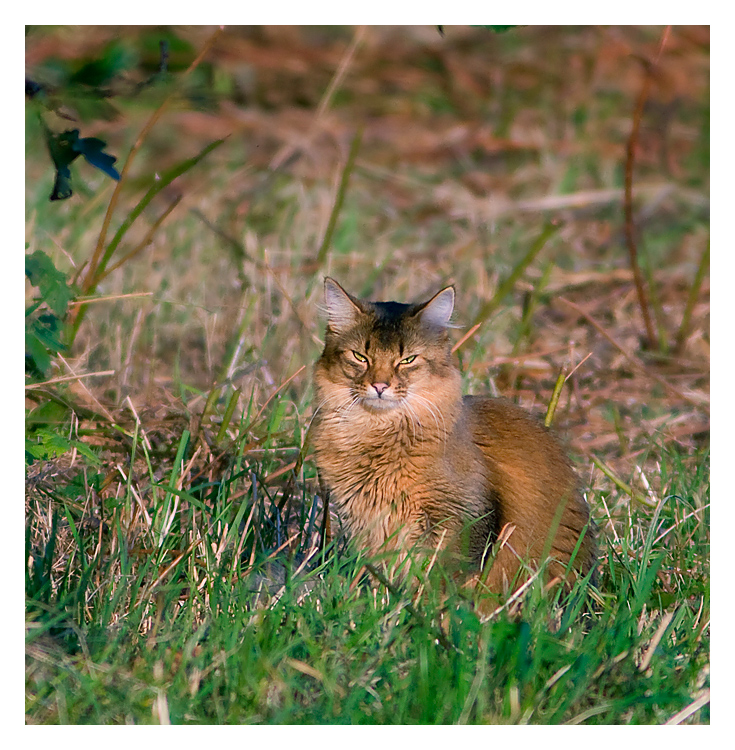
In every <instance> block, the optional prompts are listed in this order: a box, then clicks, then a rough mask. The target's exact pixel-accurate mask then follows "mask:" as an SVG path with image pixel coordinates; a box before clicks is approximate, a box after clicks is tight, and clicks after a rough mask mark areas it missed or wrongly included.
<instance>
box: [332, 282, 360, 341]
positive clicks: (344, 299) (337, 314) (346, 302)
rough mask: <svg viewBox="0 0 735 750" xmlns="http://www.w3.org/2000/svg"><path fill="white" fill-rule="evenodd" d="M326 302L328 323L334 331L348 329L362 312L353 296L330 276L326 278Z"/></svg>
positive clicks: (340, 331) (339, 331) (338, 331)
mask: <svg viewBox="0 0 735 750" xmlns="http://www.w3.org/2000/svg"><path fill="white" fill-rule="evenodd" d="M324 302H325V304H326V306H327V315H328V318H327V325H328V326H329V329H330V330H331V331H334V333H344V332H345V331H348V330H349V329H350V328H352V327H353V326H354V325H355V324H356V323H357V321H358V319H359V317H360V315H361V314H362V310H361V309H360V308H359V307H358V306H357V305H356V304H355V302H354V300H353V299H352V297H351V296H350V295H349V294H347V292H346V291H345V290H344V289H342V287H341V286H340V285H339V284H338V283H337V282H336V281H335V280H334V279H330V278H329V276H327V277H326V278H325V279H324Z"/></svg>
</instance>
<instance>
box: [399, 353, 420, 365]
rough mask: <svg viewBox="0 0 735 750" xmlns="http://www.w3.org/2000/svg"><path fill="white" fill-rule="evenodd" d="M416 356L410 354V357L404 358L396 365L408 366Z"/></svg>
mask: <svg viewBox="0 0 735 750" xmlns="http://www.w3.org/2000/svg"><path fill="white" fill-rule="evenodd" d="M417 356H418V355H416V354H412V355H411V356H410V357H406V358H405V359H402V360H401V361H400V362H399V363H398V364H399V365H410V364H411V362H413V361H414V360H415V359H416V357H417Z"/></svg>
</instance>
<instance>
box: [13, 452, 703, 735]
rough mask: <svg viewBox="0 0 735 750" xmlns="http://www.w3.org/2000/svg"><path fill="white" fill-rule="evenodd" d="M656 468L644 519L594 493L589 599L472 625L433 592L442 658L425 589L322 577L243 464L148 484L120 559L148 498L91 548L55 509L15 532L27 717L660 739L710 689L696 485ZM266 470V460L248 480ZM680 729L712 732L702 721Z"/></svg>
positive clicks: (310, 547)
mask: <svg viewBox="0 0 735 750" xmlns="http://www.w3.org/2000/svg"><path fill="white" fill-rule="evenodd" d="M665 455H666V459H665V461H664V462H663V463H662V474H665V476H666V479H667V487H666V494H665V495H663V496H662V498H661V500H660V501H659V502H658V504H657V506H656V507H655V508H650V507H648V506H646V505H642V504H638V505H637V506H630V505H628V504H626V503H621V498H619V497H618V498H616V497H615V496H614V494H612V493H610V494H608V493H604V494H605V495H606V497H603V496H602V494H601V496H600V497H599V498H595V497H592V498H591V501H592V504H593V507H600V505H601V504H602V503H603V500H604V506H605V507H607V508H608V509H609V510H610V513H611V521H610V523H609V524H608V527H607V528H606V532H607V533H606V535H605V538H606V541H605V542H604V543H603V548H602V549H601V556H600V557H601V566H600V573H601V580H600V583H599V586H598V588H596V589H594V590H591V591H588V590H587V589H586V587H585V586H579V587H578V588H577V589H575V591H573V592H572V594H571V595H569V597H568V598H566V599H565V600H563V601H559V602H555V601H553V599H550V597H549V596H548V595H545V594H544V593H543V592H542V591H539V590H536V589H534V590H532V591H531V592H530V593H529V594H528V595H527V596H526V598H525V601H524V603H523V606H522V607H520V608H517V609H515V610H513V611H509V610H508V609H504V610H502V611H501V612H499V613H498V614H497V615H495V616H494V617H492V618H491V619H490V620H489V621H487V622H481V621H480V619H479V618H478V616H477V615H476V614H475V612H474V611H473V610H472V608H471V607H470V605H469V603H468V602H467V601H465V600H463V599H461V598H460V597H459V596H457V595H456V594H454V595H451V596H450V598H449V600H448V602H447V603H446V605H445V614H444V628H445V630H446V633H447V636H448V640H449V646H445V645H442V643H441V642H440V641H439V640H438V639H437V632H438V631H437V628H438V627H439V620H440V617H441V616H440V614H439V612H440V609H441V606H442V605H441V602H440V601H439V600H438V598H437V594H436V591H437V590H438V589H440V588H441V587H440V586H437V585H429V586H426V587H424V590H423V592H422V594H421V596H419V597H415V596H413V595H415V591H414V592H413V594H412V592H410V591H401V590H400V589H398V590H394V591H392V592H391V591H387V590H385V589H384V588H379V589H378V591H377V592H372V591H371V590H370V588H369V586H368V585H367V583H366V582H365V581H364V580H363V579H364V575H363V572H364V568H363V567H362V566H363V562H364V561H362V560H361V559H359V557H356V556H355V555H354V554H353V553H351V552H349V551H347V550H341V551H339V552H338V553H336V552H335V553H332V554H329V555H328V556H327V557H326V559H325V560H324V561H322V558H321V554H320V552H319V551H318V546H317V544H316V542H317V541H318V533H317V531H318V528H317V527H318V524H319V515H320V513H319V511H318V509H317V512H314V506H315V504H318V501H317V500H315V499H314V498H304V500H305V503H304V505H303V506H302V514H301V516H300V517H299V518H298V521H297V523H295V524H293V525H292V526H289V524H288V522H287V521H286V520H285V519H283V518H282V515H283V514H279V513H278V511H277V510H276V508H275V507H273V506H271V505H270V503H269V502H268V490H267V488H261V487H258V484H257V482H256V481H254V478H255V476H257V474H256V473H255V472H256V471H258V469H254V470H253V469H251V471H250V472H247V471H243V470H242V459H241V458H233V460H232V461H231V466H230V468H229V470H228V471H226V472H224V473H223V475H222V477H221V479H220V480H219V481H218V482H216V483H215V484H214V485H210V486H208V487H207V486H206V485H208V484H209V483H206V482H203V483H201V484H200V485H198V486H196V487H191V488H190V489H189V491H188V492H183V491H182V492H180V493H174V492H171V491H170V490H169V488H170V487H172V486H174V485H176V483H177V477H176V476H175V475H174V476H169V477H166V478H165V479H164V480H163V481H159V482H155V483H154V482H153V481H151V484H150V487H149V491H153V490H154V488H157V491H158V492H159V493H160V494H159V497H158V502H157V503H156V504H155V505H154V506H152V507H155V508H156V509H157V512H156V513H155V515H153V516H152V517H151V519H150V526H149V532H148V533H147V534H145V539H144V540H139V541H137V542H133V541H132V540H131V539H130V537H129V534H130V529H129V526H128V524H127V523H126V522H125V517H126V508H128V507H131V506H135V503H136V496H137V495H138V494H139V493H141V492H145V489H144V486H145V483H143V484H142V486H141V485H138V486H137V487H136V484H137V482H131V483H130V485H129V490H128V492H127V493H125V494H123V495H122V496H121V497H120V498H119V500H118V501H117V503H116V506H117V507H114V508H109V507H107V508H106V512H107V513H109V514H110V515H109V516H108V520H107V521H106V525H107V529H106V530H103V531H102V532H101V533H99V530H98V529H93V528H90V527H89V526H87V527H85V526H84V524H83V521H82V512H81V509H78V508H75V504H74V503H72V502H70V501H66V500H64V499H63V498H58V500H59V503H60V505H62V506H63V508H64V511H65V512H64V515H63V516H62V517H59V516H56V517H52V519H51V528H50V529H45V530H44V533H43V534H39V532H40V529H38V526H37V525H38V524H41V523H42V518H44V517H43V516H42V515H41V514H40V513H38V514H36V513H34V519H35V520H34V524H33V525H32V527H31V529H32V531H31V533H33V535H34V536H39V535H46V534H47V535H48V541H47V543H46V547H45V549H44V550H43V555H39V556H38V557H37V558H36V559H35V561H34V566H33V568H32V570H31V572H30V573H29V579H28V581H27V589H28V591H27V594H28V618H29V619H28V637H27V644H28V658H29V666H28V671H27V678H26V679H27V683H26V687H27V695H28V703H27V711H28V716H29V718H31V719H32V721H33V722H34V723H35V722H41V723H45V722H49V721H50V722H57V721H59V722H62V723H66V722H71V723H131V722H133V723H158V722H167V721H170V722H172V723H262V722H267V723H457V722H459V723H485V722H492V723H555V724H557V723H633V724H637V723H652V722H654V723H663V722H665V721H667V720H670V719H671V718H672V717H674V716H676V715H677V714H678V713H679V712H680V711H682V710H684V709H686V708H687V707H688V706H689V705H691V704H692V702H693V701H695V700H696V698H697V696H698V695H699V694H700V692H701V691H702V690H703V689H704V688H705V687H706V685H707V684H708V663H709V649H708V636H707V632H708V619H709V588H708V551H709V546H708V544H709V543H708V539H709V534H708V525H707V522H708V507H707V506H708V491H707V474H706V466H707V457H706V456H698V457H697V458H698V461H697V463H698V465H699V466H700V467H701V468H700V471H699V472H698V473H692V472H690V471H689V470H688V469H687V468H686V466H685V465H684V463H683V462H682V459H681V457H680V456H678V455H676V454H669V453H666V454H665ZM268 462H269V457H268V456H267V454H266V455H264V457H263V460H262V462H261V466H267V465H268ZM202 485H204V486H202ZM37 491H38V492H39V493H41V492H43V490H42V489H41V488H40V486H39V488H37ZM243 495H244V498H243ZM177 498H179V499H180V501H181V502H180V504H179V509H178V512H176V513H172V510H173V507H172V506H173V505H174V504H176V499H177ZM195 498H200V499H195ZM186 501H188V502H186ZM185 503H186V505H185ZM621 504H624V505H625V512H624V513H620V512H619V511H620V507H619V506H620V505H621ZM41 507H42V504H41V503H39V504H38V505H37V506H36V507H35V508H34V510H40V509H41ZM185 508H186V509H185ZM34 526H35V528H33V527H34ZM279 528H280V529H281V533H280V536H279ZM286 528H288V534H289V535H290V534H291V529H292V528H295V532H294V533H295V535H296V536H295V539H293V541H292V542H291V545H287V546H286V548H284V549H282V550H281V551H280V552H270V554H268V552H269V550H271V549H273V548H274V547H276V545H277V543H278V542H279V541H280V540H281V539H283V540H284V541H285V536H286V531H285V529H286ZM282 544H283V543H282ZM62 545H63V550H61V549H58V547H61V546H62ZM55 547H57V548H56V549H55ZM144 550H148V551H147V553H145V552H144ZM28 551H29V553H31V554H32V552H33V550H30V549H29V550H28ZM62 559H65V560H66V563H65V565H64V568H65V569H64V570H63V572H61V571H59V572H57V573H56V574H54V571H53V569H52V568H53V565H54V562H55V561H59V560H62ZM74 560H79V561H84V562H83V563H82V564H81V565H78V566H76V565H74ZM437 575H439V574H437ZM54 579H56V581H57V582H58V583H57V584H56V585H54ZM434 583H436V580H435V579H434ZM412 596H413V606H414V607H415V608H416V610H417V613H416V614H414V613H413V612H411V611H410V608H409V606H408V605H409V604H411V602H412ZM419 615H420V616H419ZM698 721H700V722H707V721H708V708H707V707H704V708H702V709H700V713H699V714H698Z"/></svg>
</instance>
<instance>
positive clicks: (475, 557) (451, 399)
mask: <svg viewBox="0 0 735 750" xmlns="http://www.w3.org/2000/svg"><path fill="white" fill-rule="evenodd" d="M324 291H325V302H326V310H327V329H326V338H325V345H324V351H323V353H322V355H321V357H320V358H319V360H318V361H317V363H316V365H315V368H314V384H315V390H316V397H317V411H316V413H315V416H314V420H313V424H312V445H313V447H314V455H315V458H316V464H317V469H318V473H319V478H320V483H321V485H322V490H323V493H324V494H326V495H327V497H328V501H329V502H331V503H332V504H333V505H334V506H335V508H336V510H337V512H338V515H339V517H340V519H341V520H342V523H343V525H344V527H345V529H346V531H347V532H348V535H349V536H350V537H351V538H352V540H353V541H354V542H355V543H356V544H358V545H359V546H360V547H361V548H363V549H364V550H365V551H366V552H367V553H369V554H370V555H378V554H379V553H381V552H385V551H397V552H398V553H399V555H400V556H402V557H405V556H406V555H407V554H409V553H411V551H412V550H422V549H423V550H429V551H431V550H432V549H435V548H437V547H439V548H441V549H442V550H445V551H447V552H448V553H449V554H450V555H452V556H453V557H454V558H455V559H457V560H461V561H463V564H465V567H467V568H468V569H469V571H470V573H471V574H472V575H473V576H474V577H472V576H470V578H468V580H471V581H473V582H474V583H475V585H477V584H478V583H481V584H482V585H484V587H485V588H486V590H487V591H489V592H492V593H496V594H502V593H507V592H508V590H509V588H510V587H511V586H512V585H513V584H514V583H515V585H516V586H517V585H518V584H519V582H520V581H522V580H524V578H527V577H528V576H529V575H531V572H530V571H531V570H532V569H533V568H534V567H536V566H538V565H539V564H540V562H541V560H542V557H546V556H547V555H548V557H549V563H548V566H547V568H546V572H547V575H549V576H550V577H552V578H556V577H558V579H561V580H565V581H567V582H568V581H569V579H570V578H573V577H574V576H575V575H578V574H580V573H581V574H582V575H584V574H586V573H587V572H589V571H590V569H591V568H592V567H593V566H594V564H595V526H594V524H593V523H592V521H591V519H590V513H589V508H588V506H587V504H586V502H585V500H584V499H583V498H582V496H581V494H580V493H579V490H578V488H577V480H576V476H575V473H574V471H573V469H572V467H571V464H570V461H569V459H568V458H567V456H566V454H565V452H564V451H563V449H562V448H561V446H560V444H559V443H558V441H557V440H556V438H555V437H554V436H553V435H552V433H551V432H550V431H549V430H547V429H546V428H545V427H544V426H543V425H542V424H541V423H540V422H538V421H537V420H536V418H535V417H533V416H531V415H530V414H529V413H528V412H526V411H525V410H523V409H522V408H520V407H519V406H516V405H515V404H513V403H512V402H510V401H507V400H504V399H497V398H490V397H484V396H464V397H463V396H462V389H461V377H460V373H459V370H458V369H457V367H456V366H455V364H454V363H453V360H452V352H451V344H450V340H449V335H448V330H447V329H448V327H449V326H450V318H451V316H452V313H453V310H454V299H455V291H454V287H452V286H448V287H446V288H445V289H442V290H441V291H440V292H438V293H437V294H436V295H434V296H433V297H432V298H431V299H430V300H428V301H427V302H423V303H419V304H403V303H399V302H367V301H364V300H361V299H358V298H356V297H354V296H352V295H351V294H349V293H348V292H346V291H345V290H344V289H343V288H342V287H341V286H340V285H339V284H338V283H337V282H336V281H334V280H333V279H331V278H326V279H325V282H324ZM501 532H502V533H501ZM552 534H553V536H552ZM493 545H494V549H493ZM570 561H571V562H572V565H571V566H570ZM528 564H530V568H529V567H528ZM568 568H569V569H570V570H568ZM473 571H474V573H473ZM480 571H481V573H480ZM568 573H569V574H570V575H568Z"/></svg>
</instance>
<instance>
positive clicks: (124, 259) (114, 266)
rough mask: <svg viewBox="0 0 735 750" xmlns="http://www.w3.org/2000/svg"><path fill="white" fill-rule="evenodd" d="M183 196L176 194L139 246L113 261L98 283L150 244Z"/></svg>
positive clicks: (99, 277)
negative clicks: (115, 261)
mask: <svg viewBox="0 0 735 750" xmlns="http://www.w3.org/2000/svg"><path fill="white" fill-rule="evenodd" d="M182 198H183V196H182V195H178V196H176V198H174V199H173V201H171V203H170V205H169V207H168V208H167V209H166V210H165V211H164V212H163V213H162V214H161V215H160V216H159V217H158V218H157V219H156V221H155V222H153V225H152V226H151V227H150V229H149V230H148V231H147V232H146V235H145V237H144V238H143V240H142V241H141V242H140V243H139V244H138V245H137V247H134V248H133V249H132V250H131V251H130V252H129V253H126V254H125V255H123V257H122V258H120V260H119V261H118V262H117V263H113V264H112V265H111V266H110V267H109V268H106V269H105V270H104V271H103V272H102V273H101V274H100V275H99V276H98V278H97V281H96V283H97V284H99V282H100V281H102V280H103V279H106V278H107V277H108V276H109V275H110V274H111V273H112V272H113V271H117V269H118V268H120V266H122V265H123V264H124V263H127V262H128V261H129V260H130V259H131V258H134V257H135V256H136V255H138V254H139V253H141V252H142V251H143V250H145V249H146V247H148V245H150V243H151V240H152V239H153V235H154V234H155V233H156V232H157V231H158V228H159V227H160V226H161V224H163V222H164V221H166V219H167V218H168V216H169V214H170V213H171V212H172V211H173V210H174V209H175V208H176V206H178V205H179V203H181V199H182Z"/></svg>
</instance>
